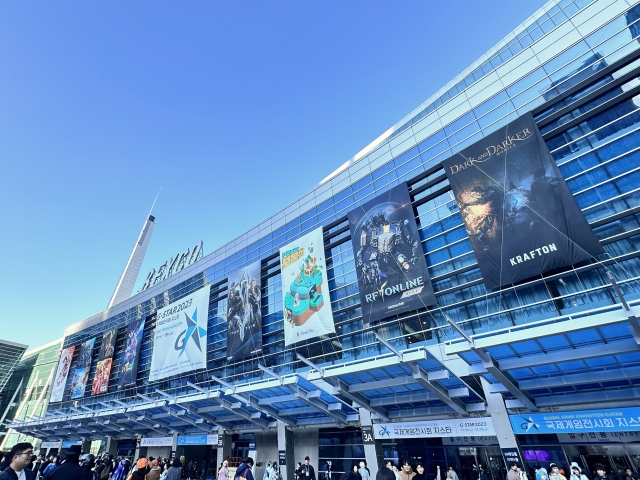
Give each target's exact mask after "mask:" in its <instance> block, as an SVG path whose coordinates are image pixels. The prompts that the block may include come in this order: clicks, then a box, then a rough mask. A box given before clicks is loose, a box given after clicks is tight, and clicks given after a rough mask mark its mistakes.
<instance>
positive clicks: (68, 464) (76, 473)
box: [44, 445, 93, 480]
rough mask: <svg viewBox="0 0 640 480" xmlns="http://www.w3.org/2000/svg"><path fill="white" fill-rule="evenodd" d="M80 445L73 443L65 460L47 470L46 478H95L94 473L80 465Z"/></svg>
mask: <svg viewBox="0 0 640 480" xmlns="http://www.w3.org/2000/svg"><path fill="white" fill-rule="evenodd" d="M80 453H81V448H80V445H72V446H71V448H69V452H68V453H67V455H66V456H65V457H64V462H63V463H62V464H61V465H60V466H59V467H56V468H54V469H53V470H50V471H49V472H47V473H46V474H45V476H44V480H93V473H92V472H91V471H90V470H87V469H85V468H82V467H81V466H80Z"/></svg>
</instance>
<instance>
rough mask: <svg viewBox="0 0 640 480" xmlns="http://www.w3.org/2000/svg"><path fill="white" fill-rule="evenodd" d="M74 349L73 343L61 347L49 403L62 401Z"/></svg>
mask: <svg viewBox="0 0 640 480" xmlns="http://www.w3.org/2000/svg"><path fill="white" fill-rule="evenodd" d="M75 349H76V347H75V345H74V346H73V347H67V348H64V349H62V352H60V360H58V368H57V369H56V375H55V377H53V385H52V386H51V396H50V397H49V403H53V402H61V401H62V396H63V395H64V387H65V386H66V385H67V378H68V377H69V371H70V370H71V359H72V358H73V352H74V351H75Z"/></svg>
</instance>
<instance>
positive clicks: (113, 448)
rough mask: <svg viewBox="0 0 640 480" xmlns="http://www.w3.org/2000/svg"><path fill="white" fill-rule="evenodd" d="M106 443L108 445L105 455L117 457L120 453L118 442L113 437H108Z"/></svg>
mask: <svg viewBox="0 0 640 480" xmlns="http://www.w3.org/2000/svg"><path fill="white" fill-rule="evenodd" d="M106 442H107V444H106V445H105V447H104V451H105V453H107V454H109V455H113V456H114V457H115V456H116V454H117V453H118V440H116V439H115V438H113V437H107V438H106Z"/></svg>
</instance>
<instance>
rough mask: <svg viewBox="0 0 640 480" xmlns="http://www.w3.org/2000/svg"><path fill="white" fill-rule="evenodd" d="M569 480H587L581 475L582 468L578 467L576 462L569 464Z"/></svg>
mask: <svg viewBox="0 0 640 480" xmlns="http://www.w3.org/2000/svg"><path fill="white" fill-rule="evenodd" d="M569 480H589V479H588V478H587V476H586V475H585V474H584V473H582V468H580V466H578V464H577V463H576V462H571V476H570V477H569Z"/></svg>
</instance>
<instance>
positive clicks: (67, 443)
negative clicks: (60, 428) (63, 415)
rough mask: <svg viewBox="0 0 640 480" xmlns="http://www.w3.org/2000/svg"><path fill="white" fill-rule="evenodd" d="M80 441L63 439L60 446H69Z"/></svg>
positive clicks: (78, 443)
mask: <svg viewBox="0 0 640 480" xmlns="http://www.w3.org/2000/svg"><path fill="white" fill-rule="evenodd" d="M81 444H82V442H78V441H77V440H65V441H64V442H62V448H71V447H73V446H74V445H81Z"/></svg>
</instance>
